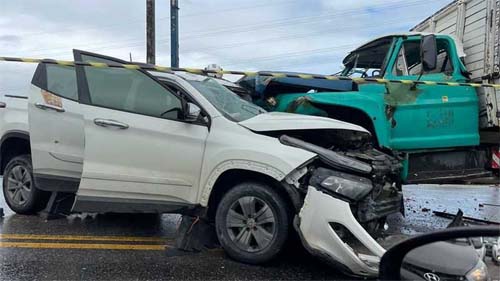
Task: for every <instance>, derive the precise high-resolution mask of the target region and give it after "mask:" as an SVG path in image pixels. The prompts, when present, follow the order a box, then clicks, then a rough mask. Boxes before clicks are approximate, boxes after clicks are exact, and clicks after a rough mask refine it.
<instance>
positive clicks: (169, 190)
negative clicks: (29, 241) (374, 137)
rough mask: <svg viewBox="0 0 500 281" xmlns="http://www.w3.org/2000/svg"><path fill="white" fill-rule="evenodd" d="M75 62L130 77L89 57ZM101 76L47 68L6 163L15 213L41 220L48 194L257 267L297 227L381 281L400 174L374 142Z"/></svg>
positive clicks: (225, 94) (342, 261)
mask: <svg viewBox="0 0 500 281" xmlns="http://www.w3.org/2000/svg"><path fill="white" fill-rule="evenodd" d="M75 60H77V61H92V62H97V63H99V62H104V63H116V62H118V63H123V62H122V61H119V60H117V59H114V58H109V57H104V56H100V55H96V54H91V53H86V52H82V51H75ZM95 66H96V67H91V66H85V67H84V66H76V67H72V66H61V65H53V64H40V65H39V66H38V68H37V71H36V73H35V75H34V77H33V81H32V84H33V85H32V90H31V93H30V96H29V101H28V112H29V122H28V124H29V132H24V133H25V134H26V136H25V137H24V140H26V138H29V148H27V149H24V150H23V146H22V145H21V144H20V142H19V143H17V146H16V149H15V150H14V149H13V148H12V149H10V150H9V147H7V148H6V147H2V149H1V151H11V152H12V151H16V153H7V154H3V155H2V160H1V162H2V171H1V172H2V173H3V175H4V182H3V186H4V195H5V198H6V201H7V203H8V204H9V206H10V207H11V208H12V209H13V210H14V211H16V212H18V213H24V214H26V213H33V212H36V211H38V210H40V208H43V207H45V206H46V205H47V201H48V199H49V197H48V195H49V194H51V196H52V198H51V201H52V202H51V203H49V205H50V206H49V208H52V207H53V206H52V205H53V204H55V203H54V202H58V203H57V204H59V205H60V206H58V208H61V206H63V207H64V206H67V208H68V210H69V211H71V212H100V213H105V212H123V213H132V212H143V213H182V214H190V215H193V216H200V217H203V218H205V219H207V220H208V221H209V222H213V223H214V224H215V227H216V232H217V237H218V239H219V241H220V243H221V245H222V246H223V247H224V249H225V250H226V251H227V253H228V254H229V255H230V256H231V257H233V258H235V259H237V260H240V261H243V262H248V263H261V262H265V261H268V260H269V259H271V258H273V257H275V256H276V255H277V254H278V253H279V252H280V250H281V249H282V248H283V247H284V244H285V241H286V240H287V237H288V234H289V231H292V230H293V226H295V229H296V230H298V232H299V235H300V237H301V238H302V240H303V243H304V245H305V246H306V248H307V249H309V250H310V251H311V252H313V253H315V254H318V255H320V256H322V257H325V258H326V259H327V260H329V261H332V262H334V263H336V264H337V265H339V266H341V268H342V269H344V270H346V271H349V272H351V273H355V274H360V275H375V274H376V273H377V263H378V257H380V256H381V255H382V254H383V252H384V250H383V249H382V247H381V246H380V245H378V244H377V242H376V241H375V240H374V238H373V237H372V236H371V235H376V234H377V233H378V232H380V230H381V229H382V228H383V225H384V223H385V221H384V220H385V217H386V216H387V215H388V214H391V213H395V212H399V211H400V206H401V204H400V203H401V195H400V193H399V191H398V189H397V180H398V178H399V172H400V168H401V166H400V164H399V161H398V159H396V158H394V157H391V156H388V155H386V154H383V153H380V152H378V151H376V150H373V149H371V148H370V145H369V144H370V135H369V133H368V132H367V131H366V130H365V129H363V128H361V127H359V126H356V125H353V124H349V123H345V122H341V121H336V120H333V119H328V118H321V117H312V116H305V115H296V114H287V113H266V112H265V111H264V110H262V109H261V108H260V107H258V106H256V105H254V104H252V103H249V102H247V101H245V100H243V99H241V98H239V97H238V96H237V95H235V94H234V93H233V92H231V91H230V90H228V89H227V88H225V87H224V86H222V85H221V84H220V83H218V82H217V81H216V80H214V79H212V78H210V77H206V76H202V75H193V74H180V73H175V74H174V73H172V74H166V73H159V72H146V71H143V70H132V69H124V68H111V67H102V65H101V67H99V66H100V65H99V64H95ZM3 110H9V108H8V104H7V108H6V109H3ZM2 122H5V121H2ZM3 127H8V126H3ZM9 128H10V127H9ZM1 133H2V135H4V136H12V137H14V136H17V134H16V135H9V132H6V131H3V132H1ZM17 133H21V134H22V132H17ZM28 134H29V135H28ZM2 140H3V141H2V145H6V144H8V145H15V144H16V140H15V139H10V141H9V138H8V137H6V138H2ZM58 198H59V199H58ZM58 200H59V201H58ZM68 200H69V202H70V203H69V204H62V203H60V202H63V201H65V202H68ZM51 204H52V205H51ZM292 225H293V226H292Z"/></svg>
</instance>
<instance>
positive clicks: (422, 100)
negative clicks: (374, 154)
mask: <svg viewBox="0 0 500 281" xmlns="http://www.w3.org/2000/svg"><path fill="white" fill-rule="evenodd" d="M437 47H438V61H437V68H436V69H435V70H433V71H431V72H427V73H421V63H420V37H412V38H408V39H405V40H403V39H399V41H398V44H397V47H396V50H398V51H397V53H396V54H394V56H393V59H392V63H390V64H389V66H388V70H387V72H386V73H387V75H386V78H389V79H397V80H417V79H419V76H420V75H421V74H422V76H421V77H420V80H424V81H447V82H464V81H465V78H464V77H463V75H462V74H461V72H460V70H459V64H460V63H461V62H460V61H459V58H458V56H457V55H456V49H455V46H454V44H453V42H452V41H450V40H447V39H445V38H439V37H438V38H437ZM385 103H386V112H387V113H388V118H389V119H390V120H389V121H390V123H391V147H392V148H394V149H398V150H412V149H424V148H445V147H457V146H472V145H478V144H479V132H478V130H479V128H478V116H479V113H478V99H477V95H476V92H475V89H474V88H471V87H460V86H432V85H408V84H395V83H393V84H392V83H391V84H388V85H387V92H386V95H385Z"/></svg>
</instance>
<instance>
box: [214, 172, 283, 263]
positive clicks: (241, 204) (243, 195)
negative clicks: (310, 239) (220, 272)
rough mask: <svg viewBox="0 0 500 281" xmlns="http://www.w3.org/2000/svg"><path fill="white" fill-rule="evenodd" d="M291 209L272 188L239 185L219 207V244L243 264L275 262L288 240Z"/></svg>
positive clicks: (248, 184) (257, 185) (253, 184)
mask: <svg viewBox="0 0 500 281" xmlns="http://www.w3.org/2000/svg"><path fill="white" fill-rule="evenodd" d="M252 206H253V207H252ZM288 208H289V207H288V204H287V203H286V201H285V200H284V199H283V197H282V196H281V195H280V194H279V193H278V192H277V191H276V190H274V189H273V188H272V187H271V186H268V185H266V184H262V183H257V182H245V183H241V184H238V185H236V186H235V187H233V188H232V189H231V190H229V191H228V192H227V193H226V194H225V195H224V196H223V198H222V200H221V202H220V203H219V205H218V207H217V212H216V216H215V228H216V232H217V237H218V239H219V242H220V244H221V245H222V247H223V248H224V250H225V251H226V253H227V254H228V255H229V256H230V257H231V258H233V259H235V260H237V261H240V262H244V263H249V264H260V263H264V262H267V261H269V260H271V259H273V258H274V257H276V256H277V255H278V254H279V253H280V252H281V250H282V249H283V247H284V245H285V242H286V241H287V238H288V234H289V225H290V215H289V210H288Z"/></svg>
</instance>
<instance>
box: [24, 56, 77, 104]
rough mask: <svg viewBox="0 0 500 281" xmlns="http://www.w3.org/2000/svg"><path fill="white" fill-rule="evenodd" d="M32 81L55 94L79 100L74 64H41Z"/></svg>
mask: <svg viewBox="0 0 500 281" xmlns="http://www.w3.org/2000/svg"><path fill="white" fill-rule="evenodd" d="M32 83H33V85H35V86H37V87H39V88H41V89H43V90H45V91H48V92H50V93H52V94H54V95H57V96H60V97H63V98H67V99H71V100H75V101H76V100H78V88H77V84H76V72H75V68H74V67H72V66H62V65H54V64H40V65H39V66H38V67H37V70H36V71H35V74H34V76H33V80H32Z"/></svg>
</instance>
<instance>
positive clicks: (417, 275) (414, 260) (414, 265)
mask: <svg viewBox="0 0 500 281" xmlns="http://www.w3.org/2000/svg"><path fill="white" fill-rule="evenodd" d="M498 236H500V228H499V227H497V226H466V227H463V226H458V227H451V228H447V229H444V230H439V231H435V232H431V233H426V234H422V235H418V236H415V237H412V238H409V239H407V240H404V241H403V242H400V243H399V244H396V245H395V246H393V247H391V248H390V249H389V250H387V252H386V253H385V254H384V255H383V256H382V258H381V260H380V264H379V280H425V281H440V280H449V278H452V277H453V278H452V279H454V280H490V278H491V276H490V273H489V272H488V268H489V269H490V272H491V271H492V269H493V272H497V271H496V270H497V269H495V268H494V267H493V268H492V267H491V266H490V265H489V264H487V263H485V262H484V260H486V259H485V256H486V248H488V246H487V244H488V243H492V244H494V243H498ZM481 237H482V238H481ZM478 238H479V239H478ZM477 241H481V243H477ZM483 241H491V242H488V243H487V242H483ZM493 255H494V254H493Z"/></svg>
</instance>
